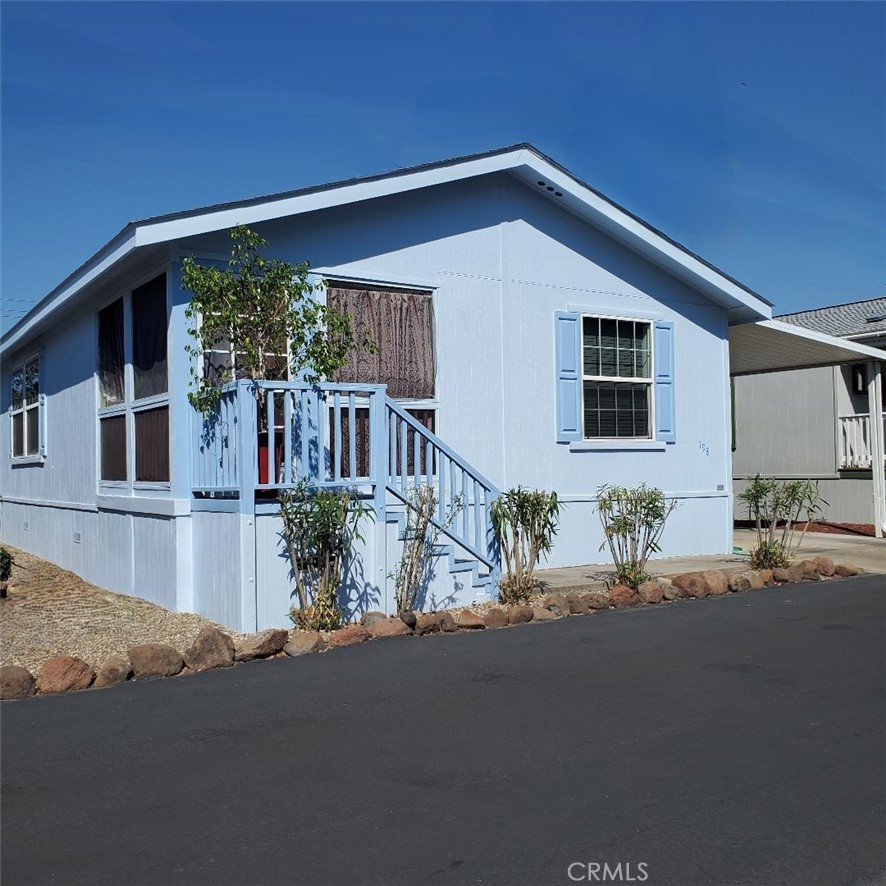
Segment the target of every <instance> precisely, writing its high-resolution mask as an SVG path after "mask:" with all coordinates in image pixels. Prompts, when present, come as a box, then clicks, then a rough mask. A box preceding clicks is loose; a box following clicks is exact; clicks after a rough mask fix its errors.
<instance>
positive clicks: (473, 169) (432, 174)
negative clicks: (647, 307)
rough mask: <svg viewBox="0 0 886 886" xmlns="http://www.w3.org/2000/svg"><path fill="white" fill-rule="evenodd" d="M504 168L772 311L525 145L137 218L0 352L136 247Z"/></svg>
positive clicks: (666, 262)
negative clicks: (164, 214) (303, 188)
mask: <svg viewBox="0 0 886 886" xmlns="http://www.w3.org/2000/svg"><path fill="white" fill-rule="evenodd" d="M499 172H507V173H509V174H511V175H513V176H514V177H516V178H518V179H521V180H522V181H524V182H525V183H527V184H528V185H529V186H530V187H532V188H535V189H536V190H537V189H538V185H537V182H538V181H539V180H542V181H545V182H547V183H548V185H550V186H551V187H553V188H554V191H555V192H556V191H559V192H560V193H561V194H562V196H561V197H555V196H552V195H551V192H548V190H547V187H545V188H544V189H543V190H542V192H541V193H542V194H543V195H544V196H546V197H549V199H551V200H552V201H556V202H562V205H563V206H564V208H566V209H568V210H569V211H571V212H572V213H574V214H576V215H578V216H580V217H582V218H584V219H585V220H587V221H588V222H590V223H591V224H593V225H595V226H596V227H598V228H600V229H601V230H603V231H605V232H606V233H607V234H608V235H609V236H611V237H613V238H614V239H616V240H619V241H621V242H623V243H624V244H625V245H627V246H628V247H629V248H630V249H632V250H633V251H635V252H637V253H639V254H640V255H643V256H644V257H645V258H647V259H648V260H649V261H651V262H653V263H655V264H656V265H658V266H660V267H662V268H663V269H664V270H666V271H668V272H669V273H670V274H672V275H673V276H675V277H677V278H678V279H681V280H683V281H685V282H686V283H687V284H688V285H690V286H692V287H693V288H695V289H697V290H698V291H700V292H701V293H703V294H704V295H706V296H707V297H708V298H710V299H711V300H712V301H714V302H715V303H717V304H719V305H721V306H723V307H725V308H726V310H727V312H728V316H729V322H730V323H736V322H738V323H741V322H747V321H751V320H757V319H761V318H769V317H770V316H771V305H770V304H769V303H768V302H767V301H766V300H765V299H763V298H761V297H760V296H759V295H757V294H756V293H754V292H752V291H751V290H749V289H747V288H746V287H743V286H742V285H741V284H739V283H738V282H737V281H735V280H733V279H732V278H730V277H729V276H727V275H726V274H724V273H722V272H721V271H719V270H717V269H716V268H714V267H713V266H712V265H709V264H708V263H707V262H705V261H704V260H703V259H701V258H700V257H698V256H696V255H694V254H693V253H691V252H689V251H688V250H687V249H686V248H685V247H683V246H681V245H680V244H679V243H676V242H675V241H673V240H671V239H669V238H668V237H666V236H665V235H664V234H662V233H661V232H660V231H657V230H655V229H654V228H652V227H651V226H650V225H648V224H646V223H645V222H643V221H642V220H641V219H639V218H637V217H636V216H634V215H632V214H631V213H630V212H628V211H627V210H625V209H623V208H622V207H620V206H618V205H617V204H615V203H613V202H612V201H611V200H609V199H608V198H606V197H605V196H603V195H602V194H601V193H600V192H598V191H596V190H595V189H594V188H592V187H591V186H590V185H588V184H586V183H585V182H582V181H581V180H580V179H578V178H576V177H575V176H574V175H572V173H570V172H569V171H568V170H566V169H564V168H563V167H561V166H559V165H558V164H557V163H555V162H554V161H553V160H551V159H550V158H548V157H545V156H544V155H543V154H540V153H539V152H537V151H536V150H535V149H534V148H532V147H530V146H523V145H520V146H515V147H514V148H510V149H504V150H501V151H497V152H491V153H489V154H483V155H478V156H475V157H469V158H464V159H462V160H458V161H454V162H451V163H442V164H431V165H428V166H424V167H417V168H415V169H414V170H404V171H398V172H394V173H390V174H388V175H381V176H374V177H371V178H368V179H356V180H351V181H346V182H341V183H339V184H334V185H330V186H328V187H318V188H308V189H305V190H303V191H296V192H293V193H291V194H283V195H279V196H272V197H267V198H262V199H256V200H249V201H243V202H239V203H231V204H221V205H219V206H214V207H207V208H205V209H202V210H194V211H193V212H185V213H177V214H174V215H169V216H159V217H157V218H153V219H146V220H144V221H141V222H133V223H131V224H130V225H127V226H126V227H125V228H124V229H123V230H122V231H121V232H120V234H118V235H117V237H115V238H114V239H113V240H111V241H110V242H109V243H108V244H107V245H106V246H104V247H103V248H102V249H101V250H100V251H99V252H98V253H96V255H95V256H93V258H91V259H90V260H89V261H88V262H86V263H85V264H84V265H83V266H82V267H81V268H79V269H78V270H77V271H75V272H74V274H72V275H71V276H70V277H69V278H68V279H67V280H65V281H64V282H63V283H62V284H60V286H58V287H57V288H56V289H55V290H53V291H52V292H51V293H50V294H49V295H47V296H46V297H45V298H44V299H43V300H42V301H41V302H39V303H38V304H37V305H36V306H35V307H34V308H33V309H32V310H31V311H30V312H29V313H28V314H27V315H26V316H25V317H23V318H22V320H20V321H19V322H18V323H17V324H16V325H15V326H13V327H12V329H10V330H9V332H7V333H6V335H4V336H3V338H2V340H0V352H2V353H5V352H8V351H10V350H12V349H13V348H15V347H16V346H17V345H18V344H19V343H21V342H22V341H23V340H24V339H25V338H26V337H27V336H28V335H29V334H30V333H31V332H32V331H33V330H34V328H35V327H36V326H37V325H39V324H42V323H43V322H44V321H45V320H46V318H47V317H48V316H49V315H50V314H52V313H54V312H55V311H56V310H58V309H59V308H60V307H61V306H62V305H63V304H64V303H65V302H66V301H68V300H69V299H71V298H72V297H74V296H75V295H76V294H77V293H78V292H79V291H80V290H82V289H83V288H84V287H86V286H89V285H90V284H91V283H93V282H94V281H95V280H96V279H97V278H98V277H100V276H101V275H103V274H105V273H106V272H108V271H109V270H110V269H111V268H112V267H113V266H114V265H115V264H116V263H118V262H120V261H122V260H123V259H124V258H125V257H126V256H127V255H128V254H129V253H130V252H131V251H132V250H134V249H137V248H140V247H143V246H149V245H152V244H160V243H165V242H170V241H178V240H182V239H185V238H188V237H194V236H198V235H200V234H206V233H211V232H213V231H219V230H226V229H228V228H231V227H233V226H235V225H239V224H243V225H255V224H259V223H261V222H264V221H270V220H272V219H277V218H282V217H286V216H293V215H302V214H305V213H309V212H316V211H319V210H323V209H329V208H333V207H336V206H342V205H346V204H351V203H358V202H361V201H364V200H373V199H376V198H379V197H386V196H391V195H394V194H401V193H406V192H408V191H415V190H420V189H422V188H428V187H433V186H435V185H440V184H447V183H451V182H455V181H460V180H464V179H469V178H474V177H477V176H481V175H489V174H494V173H499Z"/></svg>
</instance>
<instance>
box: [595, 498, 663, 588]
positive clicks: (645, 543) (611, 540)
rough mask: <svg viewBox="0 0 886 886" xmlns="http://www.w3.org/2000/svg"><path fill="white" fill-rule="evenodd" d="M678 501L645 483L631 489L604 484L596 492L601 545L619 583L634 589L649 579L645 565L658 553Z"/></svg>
mask: <svg viewBox="0 0 886 886" xmlns="http://www.w3.org/2000/svg"><path fill="white" fill-rule="evenodd" d="M676 506H677V502H676V501H672V502H670V504H668V503H667V502H666V500H665V497H664V493H663V492H662V491H661V490H660V489H656V488H655V487H649V486H647V485H646V484H645V483H642V484H641V485H640V486H637V487H635V488H633V489H627V488H625V487H624V486H611V485H609V484H605V485H603V486H601V487H600V488H599V489H598V490H597V513H598V514H599V515H600V522H601V523H602V524H603V543H602V544H601V545H600V550H601V551H602V550H604V549H606V548H607V547H608V548H609V552H610V554H611V555H612V562H613V563H614V564H615V575H616V579H617V580H618V582H619V583H620V584H624V585H627V586H628V587H629V588H634V590H636V589H637V588H638V587H640V585H641V584H643V582H644V581H646V580H647V579H649V577H650V576H649V574H648V573H647V572H646V563H647V561H648V560H649V557H650V556H651V555H652V554H654V553H658V551H660V550H661V547H660V546H659V541H660V539H661V535H662V533H663V532H664V528H665V523H667V519H668V517H670V515H671V514H672V513H673V511H674V508H676Z"/></svg>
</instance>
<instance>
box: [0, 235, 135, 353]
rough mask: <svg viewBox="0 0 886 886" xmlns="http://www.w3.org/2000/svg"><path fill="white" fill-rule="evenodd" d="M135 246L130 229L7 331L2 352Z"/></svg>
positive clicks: (7, 349) (22, 337)
mask: <svg viewBox="0 0 886 886" xmlns="http://www.w3.org/2000/svg"><path fill="white" fill-rule="evenodd" d="M136 246H137V241H136V232H135V231H130V232H128V233H127V234H126V235H125V236H123V237H122V238H120V239H119V240H118V239H115V240H112V241H111V242H110V243H109V244H108V245H107V246H106V247H105V249H103V250H102V251H101V252H100V253H99V254H98V255H97V256H95V258H93V259H92V260H91V261H90V262H89V263H88V264H87V266H86V267H85V268H84V269H83V270H82V271H81V272H80V273H78V274H76V275H75V276H74V277H73V278H71V279H69V280H68V281H67V282H65V283H63V284H62V285H61V286H59V287H58V288H56V289H54V290H53V291H52V292H50V293H49V294H48V295H47V296H45V297H44V298H43V300H42V301H40V302H38V303H37V305H36V306H35V307H34V308H32V309H31V310H30V311H29V312H28V313H27V314H26V315H25V316H24V317H23V318H22V320H20V321H19V322H18V323H17V324H16V325H15V326H13V327H12V328H11V329H10V330H9V332H7V333H6V335H5V336H4V338H3V340H2V343H0V354H9V353H12V351H13V350H15V348H16V346H17V345H18V344H19V342H21V341H24V339H25V338H26V337H27V336H28V335H30V333H31V331H32V330H33V329H34V328H35V327H36V326H38V325H39V324H40V323H42V322H43V320H45V319H46V318H47V317H48V316H49V315H50V314H52V313H54V312H55V311H56V310H58V309H59V308H61V307H62V305H63V304H64V303H65V302H67V301H68V300H69V299H71V298H73V297H74V296H75V295H76V294H77V293H78V292H80V291H81V290H82V289H83V288H84V287H85V286H88V285H89V284H90V283H91V282H92V281H93V280H95V279H96V278H97V277H99V276H100V275H101V274H103V273H104V272H105V271H107V270H108V269H110V268H112V267H113V266H114V265H116V264H117V263H118V262H119V261H121V260H122V259H123V258H125V257H126V256H127V255H129V253H131V252H132V251H133V250H134V249H135V248H136Z"/></svg>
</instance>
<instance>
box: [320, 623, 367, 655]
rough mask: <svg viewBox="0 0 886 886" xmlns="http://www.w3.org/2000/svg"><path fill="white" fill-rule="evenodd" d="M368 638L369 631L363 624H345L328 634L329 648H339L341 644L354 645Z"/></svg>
mask: <svg viewBox="0 0 886 886" xmlns="http://www.w3.org/2000/svg"><path fill="white" fill-rule="evenodd" d="M368 639H369V631H367V630H366V628H364V627H363V625H345V627H343V628H339V629H338V630H337V631H333V632H332V633H331V634H330V635H329V647H330V649H340V648H342V647H343V646H356V645H357V644H358V643H365V642H366V641H367V640H368Z"/></svg>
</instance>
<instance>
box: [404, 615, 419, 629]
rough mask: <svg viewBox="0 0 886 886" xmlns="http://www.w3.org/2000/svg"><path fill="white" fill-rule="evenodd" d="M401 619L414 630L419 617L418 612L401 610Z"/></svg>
mask: <svg viewBox="0 0 886 886" xmlns="http://www.w3.org/2000/svg"><path fill="white" fill-rule="evenodd" d="M400 620H401V621H402V622H403V624H405V625H406V627H408V628H409V630H410V631H414V630H415V625H416V622H417V621H418V618H417V616H416V614H415V613H414V612H412V611H411V610H410V611H409V612H401V613H400Z"/></svg>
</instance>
